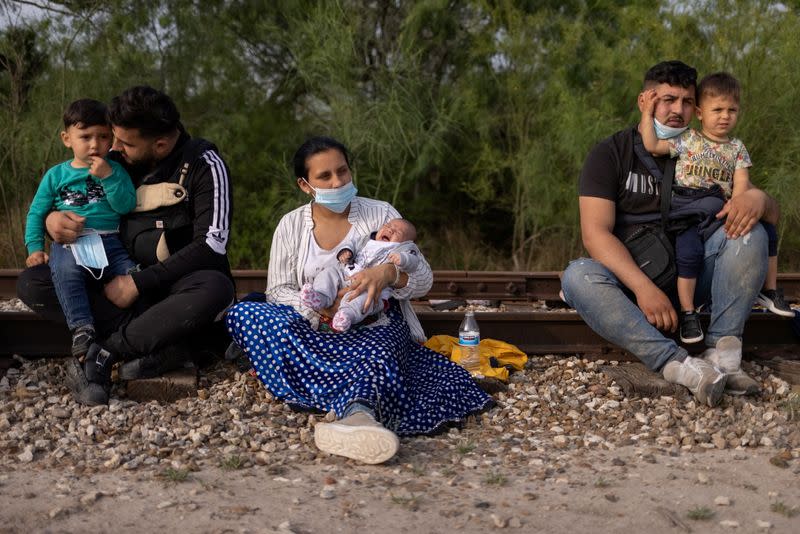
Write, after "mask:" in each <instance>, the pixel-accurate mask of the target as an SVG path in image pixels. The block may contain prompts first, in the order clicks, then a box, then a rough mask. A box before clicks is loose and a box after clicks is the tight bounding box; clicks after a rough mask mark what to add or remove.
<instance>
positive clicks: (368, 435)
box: [314, 412, 400, 464]
mask: <svg viewBox="0 0 800 534" xmlns="http://www.w3.org/2000/svg"><path fill="white" fill-rule="evenodd" d="M314 443H315V444H316V446H317V448H318V449H319V450H321V451H325V452H329V453H331V454H336V455H339V456H346V457H347V458H352V459H353V460H358V461H359V462H363V463H365V464H380V463H383V462H385V461H387V460H389V459H390V458H391V457H392V456H394V455H395V454H396V453H397V449H398V447H399V446H400V441H399V440H398V439H397V435H395V433H394V432H392V431H391V430H389V429H387V428H385V427H384V426H383V425H381V424H380V423H378V422H377V421H375V419H373V418H372V416H370V415H369V414H368V413H366V412H356V413H354V414H353V415H350V416H347V417H345V418H344V419H339V420H338V421H334V422H333V423H317V425H316V426H315V427H314Z"/></svg>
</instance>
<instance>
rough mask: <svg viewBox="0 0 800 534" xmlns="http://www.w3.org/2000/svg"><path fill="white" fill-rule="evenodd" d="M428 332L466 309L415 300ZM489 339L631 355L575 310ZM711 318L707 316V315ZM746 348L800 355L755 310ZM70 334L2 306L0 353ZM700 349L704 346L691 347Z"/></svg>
mask: <svg viewBox="0 0 800 534" xmlns="http://www.w3.org/2000/svg"><path fill="white" fill-rule="evenodd" d="M415 309H416V311H417V315H418V317H419V319H420V322H421V323H422V327H423V328H424V329H425V332H426V333H427V334H428V335H434V334H447V335H451V336H457V335H458V326H459V324H460V323H461V320H462V319H463V317H464V312H463V311H434V310H432V309H431V308H430V307H429V306H426V305H424V304H421V303H417V304H415ZM475 315H476V318H477V319H478V323H479V325H480V327H481V335H482V337H483V338H485V339H489V338H491V339H500V340H503V341H507V342H509V343H512V344H514V345H516V346H517V347H519V348H520V350H522V351H524V352H526V353H528V354H590V355H593V357H595V358H598V357H606V358H607V359H608V358H611V357H613V358H614V359H630V355H628V354H626V353H625V352H624V351H622V350H621V349H620V348H619V347H616V346H615V345H613V344H611V343H609V342H608V341H606V340H604V339H602V338H601V337H600V336H598V335H597V334H596V333H594V332H593V331H592V330H591V329H590V328H589V327H588V326H587V325H586V323H584V322H583V320H582V319H581V318H580V317H579V316H578V314H577V313H575V312H574V311H542V310H539V309H533V308H531V310H530V311H513V312H508V311H502V312H480V311H479V312H476V313H475ZM703 320H704V322H705V323H706V326H707V322H708V317H707V316H704V317H703ZM743 338H744V340H745V351H749V352H752V353H758V354H759V356H762V355H767V354H781V355H782V356H783V357H784V358H789V359H791V358H797V357H798V356H800V354H798V353H799V352H800V351H799V350H798V348H799V347H798V342H797V337H795V335H794V333H793V332H792V329H791V326H790V320H787V319H786V318H782V317H778V316H775V315H773V314H770V313H765V312H756V311H754V312H753V313H752V314H751V316H750V319H749V320H748V321H747V324H746V326H745V331H744V336H743ZM69 346H70V337H69V333H68V331H67V328H66V326H64V325H62V324H56V323H53V322H50V321H45V320H44V319H41V318H40V317H38V316H37V315H35V314H33V313H31V312H0V354H5V355H9V354H19V355H22V356H47V355H65V354H68V353H69ZM689 348H690V349H694V350H695V351H696V352H700V351H701V350H702V349H703V347H702V346H699V345H698V346H694V347H689Z"/></svg>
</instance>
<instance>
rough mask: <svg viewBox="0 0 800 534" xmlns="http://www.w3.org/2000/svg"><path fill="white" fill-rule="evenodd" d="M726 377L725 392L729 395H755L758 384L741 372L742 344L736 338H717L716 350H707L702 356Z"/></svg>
mask: <svg viewBox="0 0 800 534" xmlns="http://www.w3.org/2000/svg"><path fill="white" fill-rule="evenodd" d="M702 357H703V358H704V359H705V360H706V361H707V362H709V363H710V364H711V365H715V366H716V367H719V368H720V369H721V370H722V372H724V373H725V374H726V375H727V377H728V378H727V380H726V382H725V390H726V391H727V392H728V393H730V394H731V395H757V394H758V393H759V392H760V391H761V386H760V385H759V383H758V382H756V381H755V380H753V379H752V378H750V377H749V376H748V375H747V373H745V372H744V371H742V342H741V341H740V340H739V338H738V337H736V336H725V337H721V338H719V340H718V341H717V346H716V348H713V349H707V350H706V351H705V352H704V353H703V356H702Z"/></svg>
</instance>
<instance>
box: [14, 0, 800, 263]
mask: <svg viewBox="0 0 800 534" xmlns="http://www.w3.org/2000/svg"><path fill="white" fill-rule="evenodd" d="M38 4H40V5H41V6H43V8H42V9H41V10H39V11H38V12H36V10H32V9H31V8H30V5H29V3H27V2H14V1H13V0H0V6H1V7H2V8H3V9H0V12H2V13H6V14H5V15H0V220H2V221H3V223H4V227H5V228H6V231H5V232H4V233H3V235H2V236H1V237H0V258H2V262H0V263H2V265H0V267H19V266H22V265H23V263H24V257H25V251H24V250H23V244H22V233H23V224H24V219H25V213H26V210H27V205H28V203H29V202H30V199H31V197H32V196H33V193H34V191H35V188H36V185H37V183H38V180H39V179H40V177H41V176H42V174H43V173H44V171H45V170H46V169H47V168H48V167H50V166H51V165H53V164H55V163H57V162H59V161H62V160H63V159H66V158H67V157H68V152H67V151H65V149H64V148H63V147H62V146H61V143H60V141H59V140H58V131H59V130H60V124H59V119H60V116H61V113H62V111H63V108H64V107H65V106H66V104H67V103H68V102H70V101H71V100H73V99H75V98H78V97H94V98H98V99H101V100H108V99H109V98H110V97H111V96H113V95H114V94H117V93H118V92H119V91H121V90H122V89H124V88H126V87H128V86H131V85H135V84H142V83H147V84H151V85H153V86H155V87H159V88H163V89H164V90H166V91H167V92H168V93H169V94H170V95H171V96H172V97H173V98H174V99H175V101H176V103H177V104H178V107H179V109H180V110H181V115H182V119H183V121H184V123H185V125H186V126H187V129H188V130H189V131H190V132H191V133H192V134H193V135H197V136H202V137H205V138H207V139H210V140H212V141H214V142H215V143H216V144H217V146H218V147H219V149H220V151H221V153H222V155H223V156H224V157H225V159H226V161H227V162H228V164H229V166H230V167H231V175H232V180H233V191H234V209H235V216H234V222H233V234H232V241H231V248H230V257H231V262H232V264H233V265H234V266H236V267H240V268H264V267H265V266H266V264H267V257H268V254H269V248H270V240H271V236H272V231H273V229H274V228H275V226H276V224H277V222H278V220H279V219H280V217H281V216H282V215H283V214H284V213H286V212H287V211H289V210H290V209H292V208H294V207H296V206H298V205H300V203H302V202H305V201H306V200H307V199H306V198H304V197H303V195H302V194H301V193H300V192H299V191H298V189H297V187H296V186H295V183H294V178H293V177H292V172H291V169H290V165H289V161H290V159H291V156H292V154H293V152H294V150H295V149H296V147H297V146H299V144H300V143H301V142H302V141H303V140H304V139H305V138H307V137H308V136H309V135H314V134H326V135H331V136H334V137H337V138H339V139H341V140H342V141H344V142H345V144H346V145H348V147H349V148H350V149H351V151H352V154H353V163H354V167H355V171H356V183H357V186H358V188H359V190H360V192H361V194H362V195H364V196H371V197H375V198H380V199H383V200H387V201H390V202H392V203H393V204H394V205H395V206H396V207H397V208H398V209H399V210H400V211H401V213H403V214H404V215H405V216H406V217H408V218H409V219H411V220H413V221H414V222H415V224H416V225H417V228H418V229H419V231H420V239H419V241H420V243H421V244H422V246H423V250H424V251H425V252H426V255H427V256H428V257H429V259H430V260H431V263H432V265H433V266H434V267H435V268H439V269H445V268H451V269H521V270H539V269H547V270H550V269H560V268H562V267H563V266H564V265H565V264H566V261H567V260H568V259H569V258H571V257H575V256H577V255H579V254H580V253H581V244H580V230H579V226H578V214H577V202H576V197H577V177H578V175H579V173H580V170H581V167H582V165H583V161H584V158H585V156H586V154H587V152H588V150H589V149H590V148H591V147H592V145H594V144H595V143H596V142H597V141H599V140H600V139H602V138H604V137H606V136H608V135H610V134H611V133H613V132H614V131H615V130H618V129H620V128H622V127H625V126H627V125H629V124H632V123H634V122H635V121H636V120H638V110H637V109H636V106H635V101H636V96H637V94H638V92H639V90H640V86H641V79H642V76H643V73H644V71H645V70H646V69H647V68H648V67H649V66H651V65H652V64H654V63H656V62H657V61H660V60H663V59H671V58H680V59H683V60H684V61H686V62H687V63H689V64H692V65H694V66H696V67H697V68H698V70H699V71H700V72H701V73H708V72H712V71H716V70H728V71H730V72H732V73H733V74H735V75H736V76H737V77H739V78H740V79H741V81H742V84H743V87H744V95H743V100H742V115H741V121H740V124H739V126H738V127H737V131H736V132H735V133H736V135H737V136H739V137H741V138H742V139H743V140H744V142H745V143H746V145H747V147H748V149H749V151H750V154H751V156H752V158H753V162H754V167H753V169H752V170H751V178H752V180H753V181H754V183H756V185H758V186H759V187H763V188H765V189H766V190H767V191H768V192H769V193H770V194H772V195H773V196H775V197H776V198H777V199H778V200H779V201H780V203H781V206H782V212H783V213H782V221H781V224H780V225H779V232H780V235H781V264H782V268H784V269H791V270H797V269H798V268H800V232H798V230H800V183H798V181H800V175H799V174H798V173H797V172H796V168H797V161H798V159H800V130H799V129H798V128H797V126H796V121H795V120H794V116H795V113H794V111H795V110H796V109H798V108H799V107H800V94H798V92H797V91H796V90H795V89H796V87H798V86H800V70H798V69H792V68H789V67H787V65H793V64H794V60H795V58H796V57H798V55H799V54H798V53H800V35H798V33H799V32H800V30H798V28H800V24H798V22H800V21H798V5H797V3H796V2H794V3H778V2H770V1H767V0H747V1H746V0H706V1H703V2H695V3H690V4H687V3H675V2H670V1H666V0H661V1H659V2H647V1H644V0H634V1H629V2H619V1H616V0H600V1H595V2H587V1H585V0H570V1H567V2H563V1H559V2H556V1H550V0H545V1H537V2H531V1H522V0H500V1H496V2H485V1H483V0H466V1H456V0H421V1H411V0H378V1H374V0H322V1H314V0H276V1H273V2H250V1H247V0H209V1H203V2H201V1H200V0H147V1H144V2H135V3H130V2H123V1H122V0H111V1H103V2H101V1H99V0H80V1H69V2H66V1H50V2H48V1H43V2H38ZM23 5H25V6H27V8H26V10H25V11H21V10H20V7H22V6H23ZM32 11H33V12H36V13H35V16H33V15H31V12H32Z"/></svg>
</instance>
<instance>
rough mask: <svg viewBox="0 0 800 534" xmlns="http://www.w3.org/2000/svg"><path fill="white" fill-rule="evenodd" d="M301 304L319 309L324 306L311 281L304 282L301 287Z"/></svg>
mask: <svg viewBox="0 0 800 534" xmlns="http://www.w3.org/2000/svg"><path fill="white" fill-rule="evenodd" d="M300 304H302V305H303V306H306V307H307V308H311V309H312V310H319V309H320V308H322V298H321V295H320V294H319V293H317V290H316V289H314V286H313V285H312V284H311V282H307V283H305V284H303V287H301V288H300Z"/></svg>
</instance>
